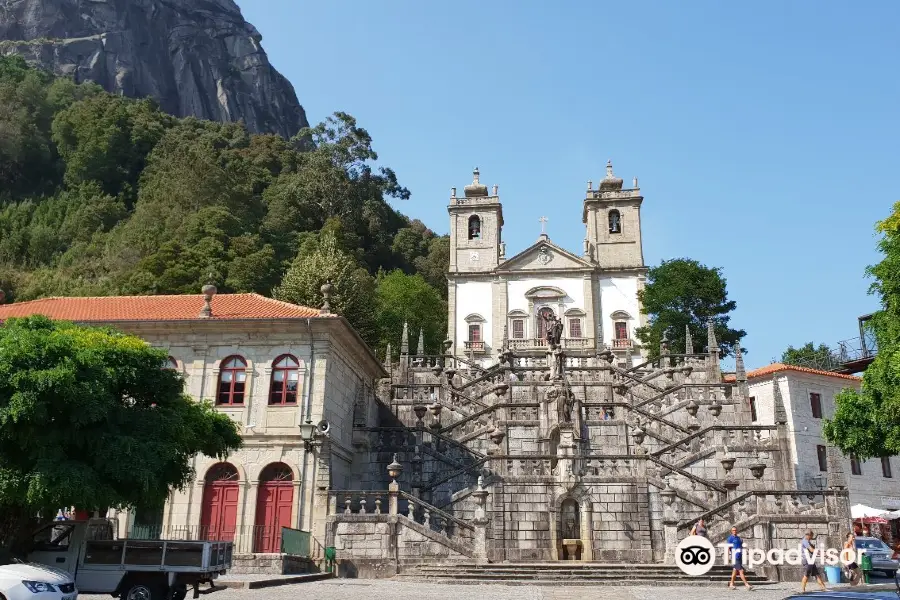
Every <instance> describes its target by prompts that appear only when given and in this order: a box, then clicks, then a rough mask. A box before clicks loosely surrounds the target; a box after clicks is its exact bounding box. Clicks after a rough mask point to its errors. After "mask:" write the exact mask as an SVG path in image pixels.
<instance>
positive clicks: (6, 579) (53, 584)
mask: <svg viewBox="0 0 900 600" xmlns="http://www.w3.org/2000/svg"><path fill="white" fill-rule="evenodd" d="M0 594H2V597H3V598H6V600H34V598H41V600H76V598H78V590H77V589H75V580H74V579H73V577H72V576H71V575H69V574H68V573H66V572H65V571H60V570H59V569H54V568H52V567H47V566H45V565H37V564H28V563H23V562H14V561H13V560H12V559H6V560H2V559H0Z"/></svg>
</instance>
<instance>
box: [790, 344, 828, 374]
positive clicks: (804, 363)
mask: <svg viewBox="0 0 900 600" xmlns="http://www.w3.org/2000/svg"><path fill="white" fill-rule="evenodd" d="M781 362H782V363H784V364H786V365H797V366H800V367H809V368H811V369H817V368H819V369H825V368H830V366H831V364H832V363H833V362H834V352H833V351H832V350H831V348H829V347H828V346H827V345H826V344H819V346H818V347H816V346H815V344H813V343H812V342H807V343H806V345H804V346H800V347H799V348H794V347H793V346H788V348H787V350H785V351H784V352H782V354H781Z"/></svg>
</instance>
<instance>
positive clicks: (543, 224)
mask: <svg viewBox="0 0 900 600" xmlns="http://www.w3.org/2000/svg"><path fill="white" fill-rule="evenodd" d="M538 221H540V222H541V234H546V233H547V231H546V227H547V221H549V219H548V218H547V217H541V218H540V219H538Z"/></svg>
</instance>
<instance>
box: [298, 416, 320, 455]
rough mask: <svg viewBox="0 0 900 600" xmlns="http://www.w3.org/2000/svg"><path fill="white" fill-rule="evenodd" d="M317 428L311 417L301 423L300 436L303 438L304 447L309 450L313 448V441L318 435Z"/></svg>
mask: <svg viewBox="0 0 900 600" xmlns="http://www.w3.org/2000/svg"><path fill="white" fill-rule="evenodd" d="M316 429H317V427H316V425H314V424H313V422H312V421H310V420H309V419H307V420H306V422H305V423H303V424H302V425H300V437H301V438H302V439H303V447H304V448H306V451H307V452H309V450H310V449H312V442H313V440H314V439H315V437H316Z"/></svg>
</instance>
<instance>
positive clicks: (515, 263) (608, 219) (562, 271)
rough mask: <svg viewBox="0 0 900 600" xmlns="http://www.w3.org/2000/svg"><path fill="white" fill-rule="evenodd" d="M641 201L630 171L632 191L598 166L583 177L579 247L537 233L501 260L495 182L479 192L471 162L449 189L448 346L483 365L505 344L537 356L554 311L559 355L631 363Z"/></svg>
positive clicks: (640, 267) (640, 278)
mask: <svg viewBox="0 0 900 600" xmlns="http://www.w3.org/2000/svg"><path fill="white" fill-rule="evenodd" d="M643 199H644V198H643V196H641V193H640V189H639V188H638V186H637V178H635V180H634V186H633V187H632V188H631V189H624V188H623V186H622V179H620V178H618V177H616V176H615V175H614V174H613V169H612V164H611V163H607V165H606V177H605V178H604V179H603V180H602V181H601V182H600V184H599V188H598V189H594V186H593V184H592V183H591V182H588V189H587V193H586V195H585V198H584V208H583V212H582V221H583V222H584V224H585V238H584V243H583V246H582V249H581V253H580V254H578V253H576V252H573V251H571V250H567V249H564V248H561V247H559V246H557V245H556V244H554V243H553V242H552V241H551V240H550V238H549V237H548V236H547V234H546V233H542V234H541V236H540V237H539V238H538V240H537V242H535V243H534V244H533V245H532V246H530V247H529V248H526V249H525V250H523V251H522V252H520V253H519V254H516V255H515V256H512V257H507V256H506V245H505V243H504V242H503V235H502V234H503V206H502V205H501V203H500V197H499V195H498V192H497V186H494V187H493V190H492V192H491V193H488V189H487V186H485V185H483V184H481V183H480V181H479V172H478V169H477V168H476V169H475V171H474V178H473V181H472V183H471V184H470V185H467V186H466V187H465V188H464V193H463V195H462V196H457V195H456V188H453V189H452V191H451V193H450V205H449V206H448V208H447V210H448V212H449V213H450V269H449V272H448V274H447V278H448V285H449V290H448V305H449V323H448V331H449V339H450V340H452V341H453V352H454V353H455V354H456V355H458V356H467V357H470V358H471V359H473V360H475V361H478V362H480V363H481V364H482V366H488V365H490V364H493V363H495V362H497V360H498V357H499V355H500V353H501V352H502V348H503V346H504V344H507V345H508V347H509V348H510V349H513V350H514V351H516V353H517V354H519V355H523V354H525V355H527V354H529V353H532V352H533V353H534V355H535V356H541V355H544V354H545V353H546V352H547V344H546V341H545V340H544V337H545V331H544V327H545V325H544V323H545V320H544V318H543V317H544V316H554V317H556V318H559V319H561V320H562V322H563V324H564V330H563V335H562V346H563V348H564V349H565V351H566V354H567V355H569V356H579V355H581V356H587V355H593V354H594V353H595V352H596V351H597V350H598V349H601V348H602V347H604V346H606V347H607V348H609V349H611V350H612V351H613V352H615V354H616V356H617V357H618V359H619V360H618V362H619V363H620V364H627V363H630V362H633V363H635V364H637V363H638V362H640V359H641V356H642V352H641V348H640V345H639V343H638V341H637V340H636V339H635V338H636V336H635V329H637V328H638V327H641V326H642V325H644V321H643V319H644V316H643V314H642V312H641V305H640V302H639V300H638V290H640V289H642V287H643V285H644V283H645V278H646V273H647V267H646V266H645V265H644V253H643V249H642V247H641V202H642V201H643ZM543 220H544V219H543V218H542V221H543Z"/></svg>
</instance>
